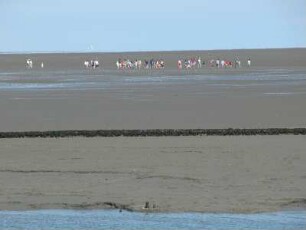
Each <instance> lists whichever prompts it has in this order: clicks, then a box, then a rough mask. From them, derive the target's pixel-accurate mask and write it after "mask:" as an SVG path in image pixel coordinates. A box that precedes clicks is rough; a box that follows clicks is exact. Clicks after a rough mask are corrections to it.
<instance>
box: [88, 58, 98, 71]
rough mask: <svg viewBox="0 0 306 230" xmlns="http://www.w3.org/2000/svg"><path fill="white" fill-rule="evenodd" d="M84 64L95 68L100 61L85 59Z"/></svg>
mask: <svg viewBox="0 0 306 230" xmlns="http://www.w3.org/2000/svg"><path fill="white" fill-rule="evenodd" d="M84 66H85V68H92V69H96V68H98V67H99V66H100V63H99V61H98V60H97V59H95V60H90V61H88V60H86V61H84Z"/></svg>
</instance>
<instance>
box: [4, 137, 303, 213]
mask: <svg viewBox="0 0 306 230" xmlns="http://www.w3.org/2000/svg"><path fill="white" fill-rule="evenodd" d="M305 143H306V142H305V136H252V137H241V136H239V137H205V136H202V137H149V138H148V137H147V138H139V137H138V138H128V137H124V138H123V137H118V138H63V139H39V138H38V139H27V138H25V139H18V140H16V139H1V140H0V145H1V161H0V209H1V210H24V209H61V208H65V209H67V208H68V209H70V208H72V209H100V208H111V207H112V206H111V205H114V206H115V204H116V205H117V207H124V208H126V209H131V210H138V211H146V210H143V207H144V204H145V202H147V201H148V202H149V204H150V207H151V209H150V211H174V212H187V211H199V212H265V211H275V210H284V209H289V208H290V209H292V208H305V205H306V200H305V198H306V197H305V191H306V171H305V164H306V155H305V149H306V144H305ZM153 204H156V208H155V209H153Z"/></svg>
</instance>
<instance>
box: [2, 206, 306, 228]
mask: <svg viewBox="0 0 306 230" xmlns="http://www.w3.org/2000/svg"><path fill="white" fill-rule="evenodd" d="M0 229H8V230H9V229H32V230H38V229H74V230H76V229H208V230H217V229H220V230H221V229H222V230H226V229H235V230H237V229H252V230H254V229H261V230H264V229H266V230H272V229H273V230H274V229H277V230H279V229H294V230H297V229H301V230H302V229H306V211H295V212H293V211H292V212H275V213H260V214H208V213H205V214H200V213H154V214H145V213H131V212H119V211H64V210H47V211H20V212H16V211H2V212H0Z"/></svg>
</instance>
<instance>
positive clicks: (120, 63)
mask: <svg viewBox="0 0 306 230" xmlns="http://www.w3.org/2000/svg"><path fill="white" fill-rule="evenodd" d="M116 67H117V69H121V70H122V69H123V70H124V69H138V70H140V69H142V68H144V69H163V68H165V61H164V60H163V59H153V58H152V59H150V60H147V59H145V60H144V61H142V60H138V59H136V60H134V61H131V60H130V59H121V58H119V59H118V60H117V61H116Z"/></svg>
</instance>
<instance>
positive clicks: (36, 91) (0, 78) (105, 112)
mask: <svg viewBox="0 0 306 230" xmlns="http://www.w3.org/2000/svg"><path fill="white" fill-rule="evenodd" d="M196 56H201V57H202V59H203V60H206V61H207V60H209V59H216V58H220V59H222V58H224V59H226V60H232V59H235V58H236V57H237V56H239V58H240V60H241V61H242V66H243V68H240V69H234V68H233V69H216V68H208V67H204V68H202V69H200V70H193V71H186V70H183V71H177V70H176V61H177V59H178V58H185V57H186V58H188V57H196ZM248 57H250V58H251V59H252V67H251V68H246V67H245V66H246V60H247V58H248ZM26 58H32V59H33V61H34V68H33V69H32V70H27V69H26V68H25V60H26ZM91 58H98V59H99V60H100V61H101V62H102V68H99V69H96V70H85V69H84V67H83V61H84V60H85V59H91ZM117 58H130V59H132V60H134V59H142V60H144V59H146V58H147V59H149V58H164V59H165V62H166V68H165V69H164V70H153V71H151V70H141V71H134V70H127V71H118V70H116V69H115V68H116V67H115V61H116V60H117ZM305 60H306V49H303V48H300V49H266V50H228V51H226V50H220V51H177V52H141V53H91V54H88V53H87V54H86V53H85V54H77V53H75V54H73V53H72V54H19V55H18V54H1V55H0V88H1V89H0V108H1V110H0V117H1V119H0V131H2V132H5V131H43V130H76V129H85V130H91V129H94V130H96V129H196V128H202V129H207V128H213V129H214V128H222V129H223V128H294V127H306V119H305V118H306V107H305V106H304V104H305V101H306V80H305V76H306V68H305V67H306V61H305ZM41 61H43V62H44V64H45V68H44V69H40V66H39V64H40V62H41ZM220 79H221V80H220ZM69 84H70V85H69ZM42 85H43V86H44V87H45V88H39V87H41V86H42ZM67 85H68V86H67ZM37 87H38V88H37Z"/></svg>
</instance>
